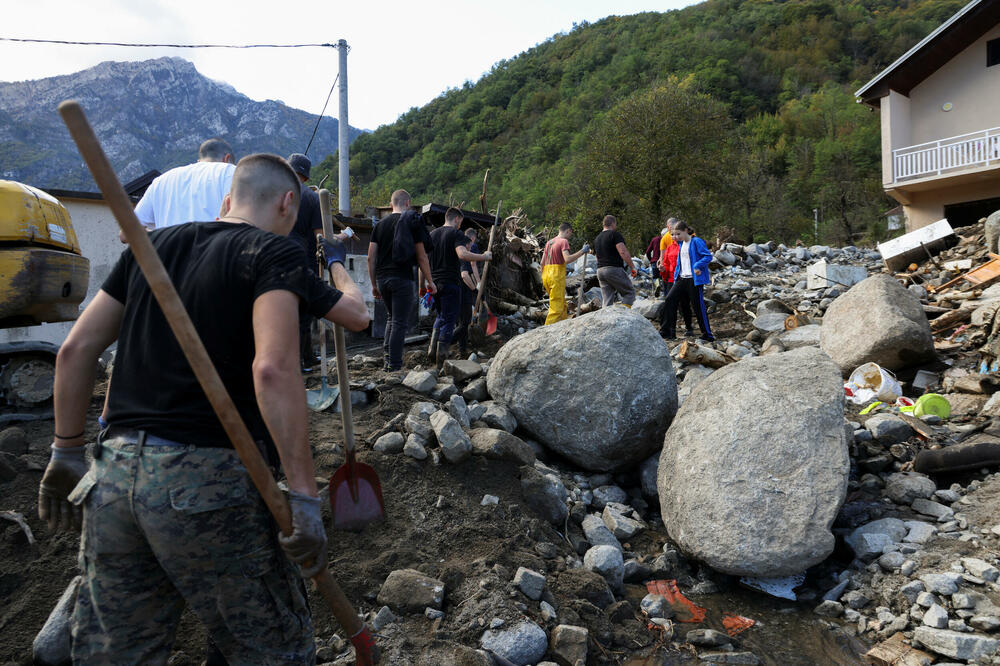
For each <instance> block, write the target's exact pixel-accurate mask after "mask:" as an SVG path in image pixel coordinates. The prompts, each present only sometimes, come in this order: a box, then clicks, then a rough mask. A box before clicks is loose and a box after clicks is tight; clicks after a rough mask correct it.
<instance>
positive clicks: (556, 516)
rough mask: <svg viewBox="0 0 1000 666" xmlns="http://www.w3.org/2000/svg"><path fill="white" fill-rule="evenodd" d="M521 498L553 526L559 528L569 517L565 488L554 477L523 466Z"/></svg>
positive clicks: (567, 496)
mask: <svg viewBox="0 0 1000 666" xmlns="http://www.w3.org/2000/svg"><path fill="white" fill-rule="evenodd" d="M521 497H523V498H524V501H525V502H526V503H527V504H528V506H530V507H531V508H532V509H534V510H535V511H536V512H537V513H538V514H539V515H540V516H541V517H542V518H544V519H545V520H547V521H549V522H550V523H552V524H553V525H557V526H560V527H561V526H562V525H563V523H564V522H565V520H566V517H567V516H568V515H569V507H567V506H566V500H567V499H568V498H569V492H568V491H567V490H566V486H565V485H563V482H562V481H560V480H559V479H558V478H557V477H556V476H554V475H552V474H545V475H543V474H541V473H540V472H539V471H537V470H536V469H535V468H534V467H529V466H527V465H525V466H524V467H522V468H521ZM602 524H603V523H602ZM605 529H606V528H605Z"/></svg>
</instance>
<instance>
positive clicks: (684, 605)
mask: <svg viewBox="0 0 1000 666" xmlns="http://www.w3.org/2000/svg"><path fill="white" fill-rule="evenodd" d="M646 589H647V590H648V591H649V593H650V594H660V595H663V597H664V598H665V599H666V600H667V603H668V604H670V607H671V608H672V609H674V613H675V615H674V619H675V620H676V621H677V622H693V623H697V622H704V621H705V609H704V608H702V607H701V606H695V605H694V604H693V603H691V601H690V600H689V599H688V598H687V597H685V596H684V595H683V594H681V591H680V590H679V589H677V581H676V580H650V581H647V582H646Z"/></svg>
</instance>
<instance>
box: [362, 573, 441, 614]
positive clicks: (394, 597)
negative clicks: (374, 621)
mask: <svg viewBox="0 0 1000 666" xmlns="http://www.w3.org/2000/svg"><path fill="white" fill-rule="evenodd" d="M442 601H444V583H442V582H441V581H439V580H437V579H435V578H431V577H430V576H426V575H424V574H422V573H420V572H419V571H417V570H415V569H397V570H396V571H393V572H392V573H390V574H389V577H388V578H386V579H385V582H384V583H383V584H382V589H380V590H379V593H378V602H379V603H380V604H384V605H386V606H389V607H390V608H395V609H396V610H397V611H399V612H401V613H423V612H424V609H425V608H428V607H429V608H436V609H438V610H440V609H441V602H442Z"/></svg>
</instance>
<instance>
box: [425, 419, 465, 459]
mask: <svg viewBox="0 0 1000 666" xmlns="http://www.w3.org/2000/svg"><path fill="white" fill-rule="evenodd" d="M431 427H432V428H434V436H435V437H437V441H438V444H439V445H440V446H441V453H442V454H443V455H444V457H445V460H447V461H448V462H450V463H460V462H462V461H463V460H465V459H466V458H468V457H469V456H470V455H471V454H472V442H471V441H469V437H468V435H466V434H465V431H463V430H462V426H461V425H459V423H458V421H456V420H455V419H454V417H452V416H451V414H449V413H448V412H446V411H443V410H442V411H438V412H435V413H434V414H433V415H432V416H431Z"/></svg>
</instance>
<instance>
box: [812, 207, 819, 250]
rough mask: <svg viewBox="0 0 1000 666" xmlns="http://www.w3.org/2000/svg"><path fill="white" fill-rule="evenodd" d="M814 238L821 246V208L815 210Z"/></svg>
mask: <svg viewBox="0 0 1000 666" xmlns="http://www.w3.org/2000/svg"><path fill="white" fill-rule="evenodd" d="M813 237H814V238H815V243H816V244H817V245H819V208H813Z"/></svg>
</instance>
